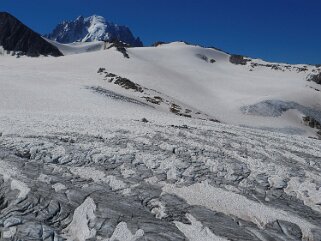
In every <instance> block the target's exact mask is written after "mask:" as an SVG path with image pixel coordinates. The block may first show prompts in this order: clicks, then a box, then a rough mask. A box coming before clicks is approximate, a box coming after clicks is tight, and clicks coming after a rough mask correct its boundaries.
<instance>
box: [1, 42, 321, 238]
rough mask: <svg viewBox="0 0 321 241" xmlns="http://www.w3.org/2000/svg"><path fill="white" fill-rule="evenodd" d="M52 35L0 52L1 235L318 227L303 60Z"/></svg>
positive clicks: (282, 231)
mask: <svg viewBox="0 0 321 241" xmlns="http://www.w3.org/2000/svg"><path fill="white" fill-rule="evenodd" d="M60 47H61V48H62V49H63V48H64V50H65V51H66V52H67V54H69V55H66V56H64V57H59V58H51V57H40V58H28V57H20V58H15V57H12V56H9V55H2V56H0V73H1V75H0V164H1V165H0V180H1V182H0V187H1V189H0V194H1V199H0V207H1V210H0V224H1V225H0V238H1V240H5V241H7V240H22V239H23V240H59V241H60V240H65V239H67V240H68V241H76V240H79V241H80V240H84V241H85V240H88V239H90V240H110V241H111V240H115V241H116V240H119V241H135V240H144V239H146V240H155V241H164V240H166V241H167V240H168V241H186V240H189V241H201V240H209V241H218V240H219V241H220V240H224V241H225V240H231V241H234V240H248V241H250V240H254V241H266V240H271V241H272V240H273V241H274V240H275V241H277V240H286V241H299V240H303V241H319V240H321V225H320V223H321V208H320V203H321V193H320V190H321V189H320V188H321V177H320V170H321V151H320V150H321V148H320V140H315V139H310V138H306V137H305V136H316V131H317V130H315V129H312V128H310V127H308V126H306V125H305V124H304V123H303V121H302V117H303V116H304V115H307V114H309V113H312V114H311V115H315V116H317V114H318V113H319V111H320V103H321V94H320V92H319V91H317V90H316V89H319V86H318V85H317V84H316V83H314V82H309V81H307V80H306V78H307V76H308V75H309V74H311V73H317V72H318V71H319V69H318V68H317V67H314V66H306V67H305V66H303V65H298V66H287V65H279V68H280V69H278V70H275V69H272V68H271V67H268V66H259V65H260V64H262V65H267V64H268V63H265V62H263V61H261V60H252V63H255V64H256V65H251V63H248V64H247V65H235V64H232V63H230V61H229V57H230V56H229V55H227V54H226V53H223V52H220V51H218V50H214V49H207V48H202V47H198V46H190V45H186V44H184V43H180V42H175V43H171V44H166V45H161V46H159V47H147V48H130V49H127V54H128V56H129V58H127V57H126V55H125V54H124V53H122V52H120V51H119V50H117V49H116V48H114V47H113V48H111V49H108V50H102V51H95V52H90V51H89V52H88V51H87V50H86V49H87V47H88V46H86V45H81V44H79V45H78V46H70V45H69V46H63V45H61V46H60ZM75 49H80V50H79V52H81V54H76V53H79V52H77V51H76V50H75ZM214 60H215V61H214ZM266 103H267V104H266ZM187 116H190V118H188V117H187ZM143 118H146V120H144V121H143ZM213 120H219V121H220V122H223V123H216V122H214V121H213ZM240 125H244V126H249V127H251V128H248V127H243V126H240ZM258 128H263V129H271V130H276V131H282V132H287V133H294V134H301V135H287V134H282V133H278V132H269V131H266V130H259V129H258ZM302 135H305V136H302ZM26 237H27V238H26Z"/></svg>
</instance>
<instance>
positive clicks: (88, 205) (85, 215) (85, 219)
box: [65, 197, 96, 241]
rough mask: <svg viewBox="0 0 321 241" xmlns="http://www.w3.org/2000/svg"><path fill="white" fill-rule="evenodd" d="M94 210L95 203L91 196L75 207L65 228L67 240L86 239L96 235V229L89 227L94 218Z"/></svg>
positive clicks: (80, 240) (83, 240)
mask: <svg viewBox="0 0 321 241" xmlns="http://www.w3.org/2000/svg"><path fill="white" fill-rule="evenodd" d="M95 211H96V204H95V202H94V200H93V199H92V198H91V197H88V198H87V199H86V200H85V201H84V202H83V203H82V204H81V205H80V206H79V207H78V208H76V209H75V212H74V216H73V218H72V222H71V223H70V224H69V225H68V227H67V228H66V229H65V233H66V237H67V238H68V240H76V241H86V240H87V239H90V238H94V237H95V236H96V229H94V228H90V227H89V225H90V223H91V222H93V221H94V220H95V218H96V216H95V214H94V212H95Z"/></svg>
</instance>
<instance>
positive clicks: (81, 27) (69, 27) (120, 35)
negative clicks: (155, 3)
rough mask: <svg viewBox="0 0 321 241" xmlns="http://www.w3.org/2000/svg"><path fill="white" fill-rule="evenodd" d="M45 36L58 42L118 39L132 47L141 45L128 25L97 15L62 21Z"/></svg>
mask: <svg viewBox="0 0 321 241" xmlns="http://www.w3.org/2000/svg"><path fill="white" fill-rule="evenodd" d="M45 37H47V38H48V39H51V40H55V41H57V42H60V43H73V42H93V41H113V40H118V41H122V42H125V43H127V44H129V45H130V46H133V47H142V46H143V43H142V42H141V40H140V39H139V38H136V37H134V35H133V34H132V32H131V31H130V29H129V28H128V27H126V26H120V25H117V24H114V23H111V22H108V21H107V20H106V19H105V18H104V17H101V16H97V15H93V16H90V17H87V18H85V17H83V16H80V17H78V18H77V19H76V20H74V21H64V22H62V23H60V24H58V26H57V27H56V28H55V29H54V30H53V31H52V33H50V34H48V35H46V36H45Z"/></svg>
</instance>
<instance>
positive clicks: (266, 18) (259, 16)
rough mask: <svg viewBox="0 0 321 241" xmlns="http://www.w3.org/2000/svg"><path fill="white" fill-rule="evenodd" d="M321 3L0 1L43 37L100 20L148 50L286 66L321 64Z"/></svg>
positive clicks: (254, 0)
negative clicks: (199, 48)
mask: <svg viewBox="0 0 321 241" xmlns="http://www.w3.org/2000/svg"><path fill="white" fill-rule="evenodd" d="M320 10H321V0H220V1H219V0H157V1H156V0H112V1H110V0H0V11H7V12H10V13H12V14H13V15H15V16H16V17H17V18H19V19H20V20H21V21H23V22H24V23H25V24H27V25H28V26H30V27H31V28H32V29H34V30H35V31H37V32H39V33H48V32H50V31H51V30H52V29H53V28H54V26H55V25H56V24H57V23H58V22H61V21H62V20H71V19H74V18H76V17H77V16H79V15H84V16H89V15H92V14H98V15H102V16H104V17H106V18H107V19H108V20H110V21H112V22H115V23H117V24H122V25H127V26H129V27H130V28H131V30H132V31H133V33H134V34H135V35H137V36H140V37H141V39H142V40H143V42H144V44H145V45H149V44H151V43H152V42H155V41H158V40H162V41H174V40H185V41H187V42H191V43H196V44H200V45H204V46H215V47H218V48H221V49H223V50H225V51H227V52H231V53H238V54H244V55H248V56H251V57H260V58H263V59H266V60H269V61H282V62H288V63H321V14H320Z"/></svg>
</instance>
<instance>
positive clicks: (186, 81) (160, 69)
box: [0, 42, 321, 136]
mask: <svg viewBox="0 0 321 241" xmlns="http://www.w3.org/2000/svg"><path fill="white" fill-rule="evenodd" d="M97 44H98V47H97ZM93 45H94V46H93ZM57 46H58V47H60V49H61V50H62V52H64V53H65V54H67V55H68V54H75V53H83V52H88V51H90V48H94V49H103V46H102V43H94V44H93V43H89V44H86V43H85V44H77V45H61V44H60V45H57ZM127 52H128V54H129V56H130V58H124V57H123V55H122V54H121V53H120V52H118V51H116V50H115V49H110V50H106V51H98V52H90V53H83V54H80V55H71V56H65V57H62V58H39V59H36V58H21V59H15V58H10V57H5V56H2V57H1V59H0V61H1V62H2V63H1V62H0V63H1V64H0V71H1V77H0V85H1V89H0V96H1V102H0V108H1V111H2V113H4V112H16V113H17V112H18V113H20V114H22V113H25V114H27V113H29V114H30V113H34V112H37V113H39V114H40V113H41V114H57V113H65V114H68V115H71V114H80V115H85V116H93V115H99V116H102V117H119V118H120V117H128V118H138V119H139V118H142V117H149V118H153V119H159V118H164V117H165V116H167V115H165V114H164V113H163V112H167V113H168V112H169V111H168V110H169V108H168V106H164V105H162V104H161V105H160V106H155V105H153V107H154V108H153V110H152V108H145V107H143V106H137V105H134V106H136V107H135V108H132V105H128V103H119V101H116V102H117V103H114V102H115V100H113V99H111V98H104V97H102V96H99V95H97V94H94V93H92V91H89V90H88V89H86V87H93V86H95V87H98V86H99V87H102V88H104V89H108V90H112V91H114V92H116V93H120V94H122V95H125V96H128V97H131V98H134V99H138V100H140V101H143V102H144V100H145V99H144V98H142V97H143V96H142V95H139V94H138V93H135V92H134V91H132V90H125V89H123V88H121V87H119V86H118V85H115V84H113V83H109V81H107V80H104V75H98V74H97V70H98V69H99V68H105V69H106V72H109V73H113V74H116V75H119V76H121V77H125V78H128V79H129V80H131V81H132V82H134V83H137V84H139V85H140V86H142V87H143V88H146V92H148V95H149V96H151V97H153V96H152V95H156V94H157V95H160V96H161V97H163V98H166V99H168V101H169V102H170V103H175V104H178V105H179V106H184V107H186V109H188V110H193V112H194V115H192V116H195V113H197V112H200V113H202V116H200V118H203V119H204V116H208V118H213V119H217V120H219V121H220V122H223V123H228V124H233V125H244V126H251V127H259V128H269V129H277V130H279V131H283V132H291V133H296V134H304V135H306V136H315V135H316V134H315V133H316V130H314V129H312V128H310V127H308V126H306V125H305V124H304V123H303V120H302V117H303V116H304V115H306V113H303V112H305V111H304V110H305V109H308V110H307V112H308V111H309V110H311V109H312V110H314V111H315V112H317V114H318V113H320V111H321V92H319V91H316V89H318V88H319V87H318V85H317V84H316V83H314V82H308V81H306V77H307V76H308V75H309V74H310V73H312V72H313V71H318V69H317V68H316V67H314V66H307V67H306V71H301V72H299V71H298V70H297V69H298V68H300V67H303V66H291V67H290V68H285V67H284V68H283V70H273V69H271V68H268V67H262V66H257V67H254V68H252V67H251V66H250V65H249V64H248V65H245V66H244V65H235V64H232V63H230V62H229V55H227V54H225V53H223V52H220V51H217V50H214V49H206V48H201V47H198V46H190V45H186V44H184V43H180V42H176V43H171V44H167V45H162V46H159V47H157V48H154V47H146V48H130V49H128V50H127ZM204 58H206V59H208V61H205V60H204ZM211 59H214V60H215V61H216V62H215V63H210V62H209V60H211ZM253 62H254V63H262V64H267V63H264V62H263V61H261V60H253ZM284 66H286V65H284ZM281 67H282V66H281ZM154 90H155V91H154ZM157 92H158V93H157ZM17 97H18V98H17ZM264 101H271V103H272V107H271V106H266V105H265V104H264V103H265V102H264ZM145 102H146V101H145ZM170 103H169V104H168V105H170ZM262 103H263V104H262ZM288 103H295V106H294V107H292V108H288V109H286V110H282V108H283V109H284V105H289V104H288ZM251 105H256V107H257V108H256V111H258V110H259V111H258V112H259V114H256V113H255V112H254V113H252V112H251V113H248V107H247V106H251ZM297 105H298V106H299V108H297V107H296V106H297ZM242 108H243V109H242ZM116 110H117V111H116ZM146 110H148V111H146ZM156 110H161V111H163V112H162V113H159V112H158V111H156ZM242 110H243V111H242ZM302 110H303V111H302Z"/></svg>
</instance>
